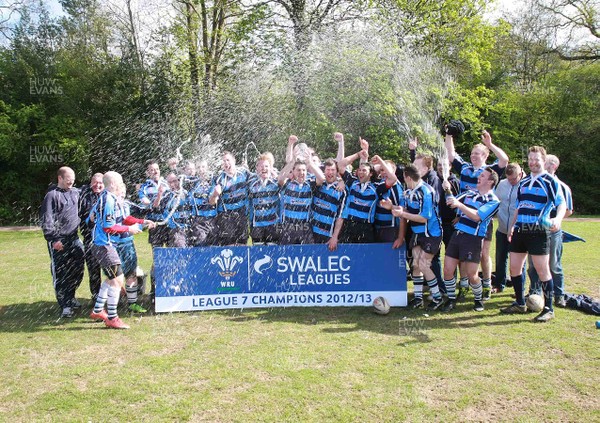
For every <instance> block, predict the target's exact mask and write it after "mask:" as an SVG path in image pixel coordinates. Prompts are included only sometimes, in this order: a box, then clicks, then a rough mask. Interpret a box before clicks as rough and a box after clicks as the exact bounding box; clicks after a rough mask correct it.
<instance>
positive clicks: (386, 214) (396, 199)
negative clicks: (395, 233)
mask: <svg viewBox="0 0 600 423" xmlns="http://www.w3.org/2000/svg"><path fill="white" fill-rule="evenodd" d="M383 199H389V200H390V201H391V202H392V204H393V205H395V206H402V207H404V206H405V202H404V189H403V188H402V184H400V182H396V183H395V184H394V185H392V187H391V188H390V189H389V191H387V192H386V193H384V194H383ZM399 226H400V218H398V217H394V215H393V214H392V211H391V210H387V209H384V208H383V207H381V206H380V205H379V201H378V202H377V206H376V207H375V227H376V228H378V229H379V228H397V227H399Z"/></svg>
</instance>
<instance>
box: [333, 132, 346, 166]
mask: <svg viewBox="0 0 600 423" xmlns="http://www.w3.org/2000/svg"><path fill="white" fill-rule="evenodd" d="M333 139H334V140H336V141H337V143H338V149H337V155H336V156H335V161H336V162H339V161H340V160H342V159H343V158H344V149H345V147H344V134H342V133H341V132H336V133H334V134H333Z"/></svg>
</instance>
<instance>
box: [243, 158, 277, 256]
mask: <svg viewBox="0 0 600 423" xmlns="http://www.w3.org/2000/svg"><path fill="white" fill-rule="evenodd" d="M279 190H280V187H279V184H278V183H277V180H276V179H274V178H273V165H272V163H271V158H270V157H269V156H268V155H266V154H261V155H260V156H259V157H258V159H257V161H256V175H253V176H252V177H251V179H250V181H249V182H248V214H249V218H250V237H251V238H252V243H253V244H254V245H257V244H276V243H277V242H278V241H279V231H278V224H279V222H280V217H281V211H280V208H281V202H280V200H279Z"/></svg>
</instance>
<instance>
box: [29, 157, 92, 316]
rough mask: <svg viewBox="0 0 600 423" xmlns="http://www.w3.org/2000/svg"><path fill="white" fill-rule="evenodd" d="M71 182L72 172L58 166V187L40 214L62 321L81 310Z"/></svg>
mask: <svg viewBox="0 0 600 423" xmlns="http://www.w3.org/2000/svg"><path fill="white" fill-rule="evenodd" d="M74 183H75V172H74V171H73V169H71V168H70V167H66V166H64V167H61V168H60V169H59V170H58V185H57V186H56V187H53V188H51V189H50V190H49V191H48V192H47V193H46V196H45V197H44V202H43V203H42V207H41V211H40V215H41V216H40V217H41V222H42V231H43V232H44V238H46V241H47V243H48V252H49V253H50V269H51V272H52V279H53V282H54V290H55V292H56V300H57V301H58V305H59V306H60V307H61V309H62V317H65V318H69V317H73V309H76V308H79V307H81V304H79V303H78V301H77V300H76V299H75V291H76V290H77V288H78V287H79V285H80V284H81V281H82V279H83V262H84V260H83V244H82V243H81V240H80V239H79V237H78V236H77V227H78V226H79V222H80V219H79V214H78V204H79V190H78V189H76V188H73V184H74Z"/></svg>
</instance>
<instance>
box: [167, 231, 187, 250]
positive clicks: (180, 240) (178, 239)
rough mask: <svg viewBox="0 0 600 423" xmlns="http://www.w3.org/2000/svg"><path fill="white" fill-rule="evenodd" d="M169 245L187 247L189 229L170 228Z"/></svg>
mask: <svg viewBox="0 0 600 423" xmlns="http://www.w3.org/2000/svg"><path fill="white" fill-rule="evenodd" d="M167 247H171V248H185V247H187V229H185V228H169V236H168V240H167Z"/></svg>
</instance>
